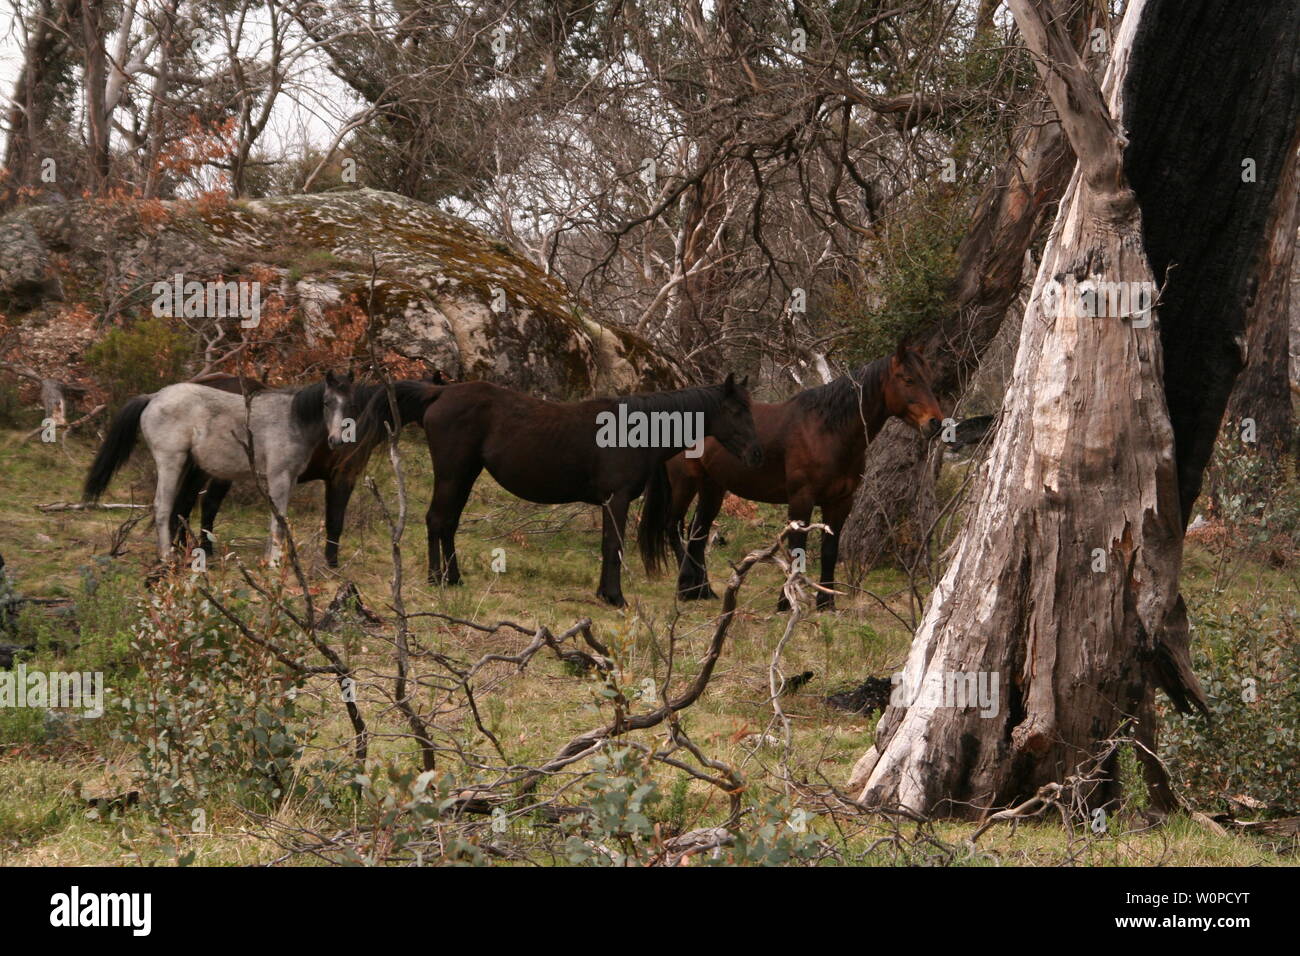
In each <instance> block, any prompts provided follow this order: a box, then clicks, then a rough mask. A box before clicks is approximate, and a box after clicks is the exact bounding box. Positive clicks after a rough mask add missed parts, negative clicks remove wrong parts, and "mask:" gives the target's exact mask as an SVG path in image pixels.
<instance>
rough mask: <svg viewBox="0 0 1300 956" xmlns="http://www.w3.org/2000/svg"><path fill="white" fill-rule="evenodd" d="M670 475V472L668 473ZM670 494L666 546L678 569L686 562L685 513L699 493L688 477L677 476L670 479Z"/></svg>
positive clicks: (697, 483) (694, 481) (695, 483)
mask: <svg viewBox="0 0 1300 956" xmlns="http://www.w3.org/2000/svg"><path fill="white" fill-rule="evenodd" d="M669 474H670V475H671V474H672V472H671V471H669ZM670 481H671V487H672V494H671V496H670V497H669V499H668V546H669V547H671V548H672V549H673V558H674V560H676V562H677V567H678V568H679V569H680V568H681V566H682V562H683V561H685V560H686V549H685V547H683V546H682V525H683V523H684V522H685V520H686V512H688V511H689V510H690V508H691V502H692V501H693V500H694V499H695V495H696V493H697V492H698V491H699V482H697V481H696V480H695V479H694V478H692V477H690V476H689V475H678V476H676V477H675V478H674V479H670Z"/></svg>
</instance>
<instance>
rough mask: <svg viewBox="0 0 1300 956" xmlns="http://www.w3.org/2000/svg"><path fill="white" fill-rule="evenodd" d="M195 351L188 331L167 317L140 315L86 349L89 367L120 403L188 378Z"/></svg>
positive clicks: (112, 402) (115, 402)
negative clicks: (186, 374) (139, 317)
mask: <svg viewBox="0 0 1300 956" xmlns="http://www.w3.org/2000/svg"><path fill="white" fill-rule="evenodd" d="M193 351H194V343H193V340H192V338H191V336H190V334H189V332H188V331H186V330H185V328H184V327H183V326H178V325H177V324H175V323H173V322H169V321H168V320H167V319H162V318H146V319H141V320H139V321H137V322H135V323H133V324H132V325H130V326H128V327H125V328H115V329H111V330H110V331H109V333H108V334H107V335H106V336H104V338H103V339H101V340H100V341H99V342H97V343H95V344H94V345H92V346H91V347H90V348H89V349H87V350H86V358H85V361H86V367H87V368H89V369H90V371H91V374H92V375H94V377H95V380H96V381H98V382H99V383H100V384H101V385H102V386H103V387H104V389H105V390H106V391H107V392H108V394H109V397H110V403H111V404H112V405H114V406H119V405H121V404H122V403H123V402H125V401H126V400H127V399H129V398H130V397H131V396H133V395H140V394H145V393H148V392H156V391H158V389H160V388H162V387H163V386H164V385H170V384H172V383H173V382H179V381H181V380H182V379H184V378H185V369H186V365H187V363H188V362H189V359H190V356H191V355H192V353H193Z"/></svg>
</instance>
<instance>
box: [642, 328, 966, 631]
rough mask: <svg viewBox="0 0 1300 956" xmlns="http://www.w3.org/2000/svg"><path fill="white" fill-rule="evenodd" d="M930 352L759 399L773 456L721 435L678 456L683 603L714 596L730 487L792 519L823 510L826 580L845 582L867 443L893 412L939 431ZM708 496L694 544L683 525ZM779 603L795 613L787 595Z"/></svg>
mask: <svg viewBox="0 0 1300 956" xmlns="http://www.w3.org/2000/svg"><path fill="white" fill-rule="evenodd" d="M932 380H933V376H932V373H931V371H930V366H929V364H928V363H927V362H926V361H925V358H924V356H922V354H921V353H920V352H919V351H918V350H916V349H913V348H906V347H904V346H903V345H901V344H900V345H899V347H898V349H897V351H896V352H894V353H893V354H892V355H888V356H885V357H884V358H880V359H877V360H875V361H874V362H871V363H869V364H867V365H864V366H861V367H859V368H858V369H856V370H855V371H853V372H851V373H850V374H848V375H844V376H841V377H840V378H837V379H835V381H833V382H830V383H829V384H826V385H822V386H819V387H817V388H810V389H806V390H804V391H802V392H800V393H798V394H797V395H795V396H794V397H793V398H791V399H789V400H788V401H785V402H780V403H778V404H767V403H763V402H755V403H754V406H753V408H754V424H755V426H756V427H757V428H758V437H759V441H760V442H761V443H762V445H763V463H762V465H761V466H758V467H755V466H753V465H749V464H746V463H745V462H742V461H739V460H738V459H737V458H736V457H735V456H734V455H732V454H730V452H729V451H728V450H727V449H726V448H724V447H721V446H719V445H718V444H717V443H716V442H712V441H710V442H706V443H705V446H704V454H703V456H701V457H699V458H694V459H691V458H687V457H685V456H682V455H678V456H676V457H674V458H673V459H672V460H671V461H669V462H668V467H667V474H668V480H669V482H670V483H671V485H672V491H671V504H670V505H669V508H668V515H667V521H666V523H665V526H664V529H663V531H664V533H665V534H666V535H667V537H668V541H669V545H670V546H671V547H672V550H673V553H674V555H675V556H676V558H677V561H678V564H679V568H680V571H679V573H678V578H677V593H678V596H679V597H681V598H682V599H683V600H695V599H701V598H714V597H716V596H717V595H715V594H714V593H713V589H712V588H710V587H709V579H708V571H707V569H706V567H705V563H704V552H705V549H706V547H707V544H708V540H709V530H710V528H711V527H712V526H713V521H714V519H715V518H716V517H717V516H718V511H719V509H721V507H722V499H723V498H724V497H725V495H726V493H727V492H729V491H730V492H731V493H732V494H735V495H738V496H739V497H741V498H747V499H749V500H750V501H763V502H768V503H770V504H784V505H788V506H789V507H788V511H787V515H788V517H789V519H790V520H791V521H801V522H803V523H804V524H808V523H809V522H810V521H811V520H812V513H813V509H814V508H820V509H821V512H822V523H824V524H825V525H826V526H827V527H829V528H830V529H831V532H832V533H831V534H823V535H822V560H821V583H822V584H823V585H826V586H828V587H829V586H830V585H831V583H832V582H833V581H834V580H835V564H836V561H837V560H838V558H839V540H840V538H839V535H840V530H841V529H842V528H843V527H844V521H845V519H846V518H848V515H849V511H850V510H851V509H852V507H853V497H854V495H855V494H856V493H857V490H858V485H859V484H860V483H861V481H862V472H863V468H864V460H865V456H866V448H867V444H868V443H869V442H870V441H871V440H872V439H874V438H875V437H876V434H877V433H878V432H879V431H880V429H881V428H882V427H884V424H885V422H886V420H887V419H888V418H889V417H890V416H894V417H896V418H899V419H902V420H903V421H905V422H907V423H908V424H909V425H911V426H912V427H913V428H915V429H916V430H917V431H918V432H920V433H921V434H922V435H926V436H927V437H933V436H934V435H935V434H936V433H938V432H939V430H940V429H941V427H942V425H941V422H942V420H943V412H942V411H940V409H939V403H938V401H937V400H936V399H935V397H934V394H933V392H932V391H931V381H932ZM697 496H698V498H699V503H698V504H697V505H696V508H695V517H694V519H693V520H692V522H691V529H690V536H689V540H688V542H687V546H686V547H685V548H683V546H682V539H681V529H682V523H683V521H684V519H685V517H686V512H687V510H688V509H689V508H690V504H691V501H692V500H693V499H694V498H696V497H697ZM807 537H808V536H807V533H806V532H805V533H793V534H791V535H790V536H789V545H790V548H791V549H794V548H803V547H804V545H805V544H806V542H807ZM817 606H818V607H819V608H833V607H834V606H835V600H834V595H832V594H828V593H826V592H825V591H818V592H817ZM778 609H780V610H787V609H788V604H787V601H786V599H785V597H784V596H782V598H781V601H780V603H779V604H778Z"/></svg>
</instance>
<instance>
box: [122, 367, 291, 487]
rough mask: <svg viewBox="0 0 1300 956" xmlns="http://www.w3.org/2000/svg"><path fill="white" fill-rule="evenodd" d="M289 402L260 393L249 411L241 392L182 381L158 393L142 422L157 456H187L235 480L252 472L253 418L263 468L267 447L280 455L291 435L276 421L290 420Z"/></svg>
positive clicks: (215, 473)
mask: <svg viewBox="0 0 1300 956" xmlns="http://www.w3.org/2000/svg"><path fill="white" fill-rule="evenodd" d="M277 399H279V400H277ZM290 400H291V399H290V398H289V397H287V396H278V395H277V394H276V393H259V394H258V395H256V396H255V397H254V398H253V400H252V402H251V409H250V405H249V404H248V403H247V402H246V399H245V398H244V396H242V395H239V394H235V393H231V392H227V391H223V390H218V389H214V388H209V387H207V386H204V385H196V384H192V383H190V382H181V383H179V384H177V385H169V386H167V387H166V388H164V389H162V390H161V391H159V392H158V393H157V394H155V396H154V398H153V400H152V401H151V402H150V403H149V407H148V408H147V409H145V412H144V415H142V416H141V420H140V425H141V429H142V430H143V432H144V436H145V440H146V441H147V442H148V443H149V447H150V449H151V450H152V451H153V453H154V457H155V458H165V457H175V456H178V455H182V454H183V455H186V456H188V457H190V458H192V459H193V460H194V462H195V463H196V464H197V465H198V466H199V468H201V469H202V470H203V471H205V472H207V473H208V474H209V475H211V476H213V477H214V478H221V479H225V480H233V479H236V478H243V477H247V476H248V475H249V474H251V469H250V468H249V464H248V451H247V449H246V447H245V446H246V444H247V442H248V438H249V422H250V421H251V422H252V425H253V434H254V436H257V437H259V438H260V439H261V441H260V442H258V441H255V442H254V447H255V448H256V449H257V452H258V456H257V457H258V466H259V470H260V469H261V468H262V466H263V464H264V461H265V457H266V454H267V452H268V451H269V452H270V453H272V454H280V453H282V451H283V448H284V443H285V442H286V441H287V440H288V439H289V437H290V436H289V435H288V429H287V425H286V426H285V428H284V429H283V431H284V434H281V428H280V426H279V424H278V423H279V422H281V421H285V422H287V416H288V410H289V409H288V405H289V401H290Z"/></svg>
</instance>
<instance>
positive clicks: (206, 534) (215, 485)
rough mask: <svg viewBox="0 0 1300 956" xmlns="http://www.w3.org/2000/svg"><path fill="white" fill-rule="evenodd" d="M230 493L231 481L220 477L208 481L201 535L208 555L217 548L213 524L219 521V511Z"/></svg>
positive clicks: (204, 497)
mask: <svg viewBox="0 0 1300 956" xmlns="http://www.w3.org/2000/svg"><path fill="white" fill-rule="evenodd" d="M228 494H230V482H228V481H221V480H220V479H218V478H213V479H212V480H211V481H210V482H208V490H207V491H205V492H204V493H203V523H202V525H201V531H200V534H199V537H200V538H202V539H203V550H204V551H206V552H207V553H208V557H211V556H212V552H213V551H214V550H215V549H216V541H217V536H216V535H214V534H213V533H212V526H213V525H215V524H216V523H217V512H218V511H220V510H221V502H223V501H225V500H226V495H228Z"/></svg>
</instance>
